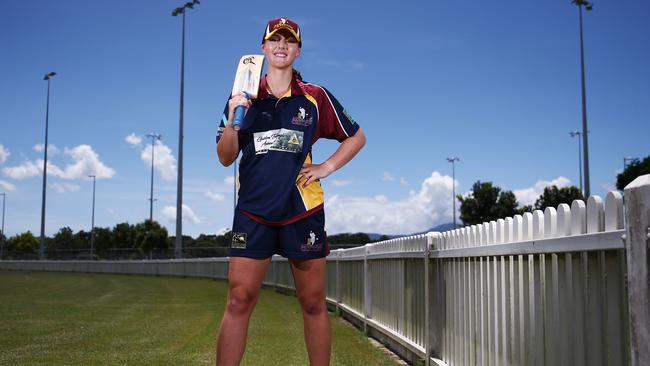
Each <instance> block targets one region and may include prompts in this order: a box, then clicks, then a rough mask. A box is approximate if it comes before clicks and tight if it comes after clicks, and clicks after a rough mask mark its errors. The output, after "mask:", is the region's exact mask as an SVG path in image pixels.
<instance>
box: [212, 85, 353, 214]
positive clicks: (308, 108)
mask: <svg viewBox="0 0 650 366" xmlns="http://www.w3.org/2000/svg"><path fill="white" fill-rule="evenodd" d="M227 120H228V103H226V107H225V108H224V112H223V115H222V118H221V123H220V126H219V129H218V131H217V143H218V142H219V139H220V138H221V136H222V134H223V131H224V129H225V125H226V122H227ZM358 129H359V125H358V124H357V123H356V122H355V121H354V119H352V118H351V117H350V115H349V114H348V113H347V112H346V111H345V109H344V108H343V106H342V105H341V104H340V103H339V102H338V100H336V98H335V97H334V96H333V95H332V93H330V92H329V91H328V90H327V89H325V88H324V87H322V86H320V85H317V84H313V83H306V82H302V81H301V80H298V79H297V78H295V77H294V78H293V79H292V80H291V86H290V88H289V90H288V91H287V92H286V93H285V94H284V95H283V96H282V97H281V98H279V99H278V98H276V97H275V96H274V95H273V94H271V93H269V92H268V91H267V84H266V77H264V78H262V80H261V82H260V87H259V92H258V97H257V98H256V99H255V100H253V102H252V105H251V107H250V108H249V110H248V112H247V113H246V116H245V118H244V121H243V122H242V126H241V129H240V130H239V133H238V138H239V148H240V150H241V152H242V158H241V161H240V165H239V179H238V180H239V190H238V195H239V200H238V202H237V208H238V209H239V210H241V211H242V212H243V213H244V214H246V215H247V216H248V217H250V218H251V219H253V220H255V221H257V222H259V223H263V224H266V225H271V226H284V225H287V224H290V223H293V222H296V221H298V220H300V219H302V218H304V217H307V216H309V215H310V214H312V213H314V212H317V211H319V210H322V209H323V203H324V194H323V188H322V186H321V184H320V181H315V182H313V183H311V184H310V185H309V186H307V187H304V188H303V187H302V184H300V185H296V180H297V178H298V173H299V172H300V169H301V168H302V166H303V163H312V153H311V149H312V146H313V145H314V143H315V142H316V141H317V140H318V139H320V138H326V139H335V140H338V141H339V142H342V141H343V140H345V139H347V138H348V137H350V136H353V135H354V134H355V133H356V132H357V130H358Z"/></svg>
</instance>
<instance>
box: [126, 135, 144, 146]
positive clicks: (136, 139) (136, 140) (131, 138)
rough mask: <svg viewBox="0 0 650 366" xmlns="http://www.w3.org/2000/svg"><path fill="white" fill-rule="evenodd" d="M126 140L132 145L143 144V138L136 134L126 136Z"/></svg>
mask: <svg viewBox="0 0 650 366" xmlns="http://www.w3.org/2000/svg"><path fill="white" fill-rule="evenodd" d="M124 140H125V141H126V142H127V143H129V144H131V145H140V143H141V142H142V136H138V135H136V134H135V133H132V134H130V135H128V136H126V138H125V139H124Z"/></svg>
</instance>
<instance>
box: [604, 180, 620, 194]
mask: <svg viewBox="0 0 650 366" xmlns="http://www.w3.org/2000/svg"><path fill="white" fill-rule="evenodd" d="M600 188H602V189H603V191H605V192H610V191H617V190H618V189H617V188H616V182H602V183H600Z"/></svg>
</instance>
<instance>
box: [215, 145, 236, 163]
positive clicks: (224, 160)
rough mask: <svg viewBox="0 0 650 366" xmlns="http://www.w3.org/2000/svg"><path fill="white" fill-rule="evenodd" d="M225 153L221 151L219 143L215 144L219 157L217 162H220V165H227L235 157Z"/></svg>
mask: <svg viewBox="0 0 650 366" xmlns="http://www.w3.org/2000/svg"><path fill="white" fill-rule="evenodd" d="M227 155H228V154H227V153H226V152H225V151H223V150H222V149H220V148H219V145H217V156H218V157H219V162H220V163H221V165H223V166H225V167H229V166H230V165H231V164H232V163H233V161H235V159H237V156H235V157H234V158H233V157H230V156H227Z"/></svg>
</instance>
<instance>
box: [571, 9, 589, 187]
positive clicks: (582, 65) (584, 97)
mask: <svg viewBox="0 0 650 366" xmlns="http://www.w3.org/2000/svg"><path fill="white" fill-rule="evenodd" d="M571 2H572V3H573V4H574V5H577V6H578V14H579V17H580V77H581V81H582V148H583V150H584V157H585V159H584V172H585V173H584V174H585V178H584V179H585V186H584V189H585V190H584V196H585V197H589V196H590V194H591V190H590V189H589V147H588V141H587V140H588V134H589V130H588V129H587V92H586V90H585V89H586V87H585V53H584V44H583V34H582V7H583V6H584V7H585V10H587V11H591V10H592V9H593V4H591V3H590V2H588V1H586V0H572V1H571Z"/></svg>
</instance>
